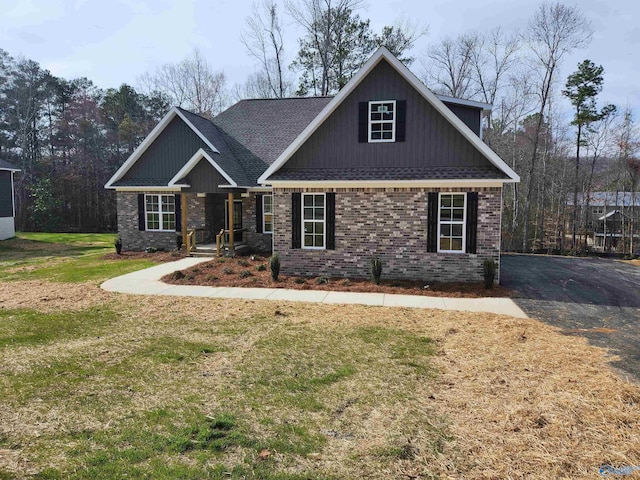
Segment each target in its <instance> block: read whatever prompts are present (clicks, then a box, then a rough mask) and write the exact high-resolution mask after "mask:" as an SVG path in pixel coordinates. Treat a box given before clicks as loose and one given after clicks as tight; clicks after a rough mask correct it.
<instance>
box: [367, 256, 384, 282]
mask: <svg viewBox="0 0 640 480" xmlns="http://www.w3.org/2000/svg"><path fill="white" fill-rule="evenodd" d="M370 262H371V281H372V282H373V283H375V284H376V285H380V277H381V276H382V260H380V257H371V260H370Z"/></svg>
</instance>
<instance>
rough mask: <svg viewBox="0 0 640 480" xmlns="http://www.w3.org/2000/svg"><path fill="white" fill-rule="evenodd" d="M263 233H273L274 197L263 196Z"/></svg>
mask: <svg viewBox="0 0 640 480" xmlns="http://www.w3.org/2000/svg"><path fill="white" fill-rule="evenodd" d="M262 232H263V233H273V195H263V196H262Z"/></svg>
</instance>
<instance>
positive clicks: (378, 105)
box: [369, 100, 396, 142]
mask: <svg viewBox="0 0 640 480" xmlns="http://www.w3.org/2000/svg"><path fill="white" fill-rule="evenodd" d="M395 141H396V101H395V100H385V101H374V102H369V142H395Z"/></svg>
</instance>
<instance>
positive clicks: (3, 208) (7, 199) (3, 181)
mask: <svg viewBox="0 0 640 480" xmlns="http://www.w3.org/2000/svg"><path fill="white" fill-rule="evenodd" d="M13 215H14V212H13V185H12V182H11V172H10V171H8V170H0V218H8V217H13Z"/></svg>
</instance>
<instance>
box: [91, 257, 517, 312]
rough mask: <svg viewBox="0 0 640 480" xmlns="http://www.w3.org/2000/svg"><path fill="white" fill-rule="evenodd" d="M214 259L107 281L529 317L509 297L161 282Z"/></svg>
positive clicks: (138, 287) (188, 293) (152, 290)
mask: <svg viewBox="0 0 640 480" xmlns="http://www.w3.org/2000/svg"><path fill="white" fill-rule="evenodd" d="M209 260H211V259H210V258H184V259H182V260H178V261H176V262H170V263H163V264H162V265H156V266H155V267H151V268H147V269H145V270H139V271H137V272H133V273H128V274H126V275H122V276H120V277H116V278H112V279H111V280H107V281H106V282H104V283H103V284H102V285H101V287H102V288H103V289H104V290H107V291H109V292H119V293H131V294H138V295H172V296H185V297H209V298H242V299H252V300H280V301H282V300H286V301H291V302H314V303H331V304H358V305H374V306H380V307H409V308H435V309H440V310H459V311H464V312H489V313H498V314H501V315H509V316H512V317H518V318H527V315H526V314H525V313H524V312H523V311H522V310H521V309H520V307H518V306H517V305H516V304H515V303H514V302H513V301H512V300H511V299H509V298H448V297H428V296H423V295H392V294H387V293H358V292H331V291H326V290H289V289H284V288H239V287H204V286H197V285H169V284H166V283H163V282H161V281H160V279H161V278H162V277H163V276H165V275H167V274H169V273H173V272H175V271H176V270H184V269H185V268H189V267H192V266H194V265H197V264H198V263H201V262H207V261H209Z"/></svg>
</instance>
